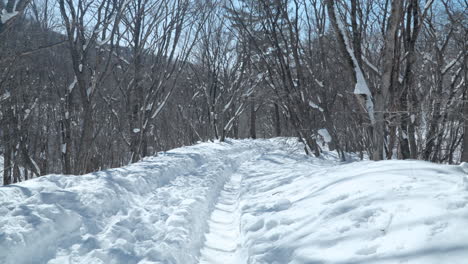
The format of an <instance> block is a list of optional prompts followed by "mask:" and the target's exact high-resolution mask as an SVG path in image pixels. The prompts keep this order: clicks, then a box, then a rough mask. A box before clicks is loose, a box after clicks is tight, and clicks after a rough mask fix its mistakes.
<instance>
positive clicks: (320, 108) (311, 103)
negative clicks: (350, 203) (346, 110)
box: [309, 101, 323, 112]
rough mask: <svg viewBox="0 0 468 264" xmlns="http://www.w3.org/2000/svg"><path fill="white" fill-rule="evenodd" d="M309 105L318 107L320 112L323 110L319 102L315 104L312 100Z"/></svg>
mask: <svg viewBox="0 0 468 264" xmlns="http://www.w3.org/2000/svg"><path fill="white" fill-rule="evenodd" d="M309 106H310V107H312V108H315V109H318V110H319V111H320V112H323V108H322V107H320V106H318V105H317V104H315V103H314V102H312V101H309Z"/></svg>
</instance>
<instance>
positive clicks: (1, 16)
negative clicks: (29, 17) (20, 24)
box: [0, 3, 18, 24]
mask: <svg viewBox="0 0 468 264" xmlns="http://www.w3.org/2000/svg"><path fill="white" fill-rule="evenodd" d="M15 8H16V3H15V7H14V8H13V9H15ZM17 15H18V11H13V12H8V11H7V10H6V9H2V10H1V12H0V21H1V22H2V24H5V23H6V22H8V20H10V19H12V18H14V17H15V16H17Z"/></svg>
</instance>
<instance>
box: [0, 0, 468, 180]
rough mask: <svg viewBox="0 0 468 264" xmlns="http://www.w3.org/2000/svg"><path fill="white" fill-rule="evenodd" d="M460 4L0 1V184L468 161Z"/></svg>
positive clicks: (443, 0)
mask: <svg viewBox="0 0 468 264" xmlns="http://www.w3.org/2000/svg"><path fill="white" fill-rule="evenodd" d="M467 6H468V5H467V2H466V0H427V1H425V0H424V1H423V0H337V1H333V0H326V1H325V0H323V1H320V0H262V1H256V0H219V1H215V0H195V1H194V0H58V1H52V0H1V1H0V10H1V13H0V16H1V20H0V36H1V37H0V137H1V138H0V153H1V155H2V156H3V159H4V162H3V163H4V164H3V181H4V182H3V184H5V185H8V184H11V183H14V182H20V181H23V180H27V179H31V178H35V177H38V176H41V175H46V174H51V173H61V174H85V173H89V172H93V171H98V170H102V169H106V168H114V167H119V166H122V165H126V164H129V163H133V162H136V161H138V160H140V159H141V158H143V157H145V156H150V155H154V154H155V153H157V152H159V151H163V150H167V149H171V148H174V147H179V146H184V145H190V144H193V143H195V142H197V141H207V140H213V139H219V140H220V141H224V140H225V139H226V138H270V137H277V136H288V137H296V138H298V140H299V141H300V142H302V144H303V148H304V151H305V152H306V153H307V154H308V155H314V156H320V155H321V153H322V145H321V144H320V143H319V142H323V141H325V142H327V143H328V145H329V146H330V149H331V150H334V151H336V152H337V153H338V154H339V155H340V157H341V158H342V159H343V160H345V159H346V155H345V153H356V154H358V155H359V156H360V157H361V158H364V157H369V158H370V159H373V160H385V159H419V160H427V161H432V162H436V163H448V164H452V163H459V162H461V161H468V133H465V131H466V129H467V128H468V123H467V122H466V120H467V118H468V104H467V101H466V100H467V99H466V97H467V85H466V83H467V76H468V70H467V62H468V54H467V50H468V48H467V43H468V42H467V38H468V34H467V30H468V22H467V19H468V16H467Z"/></svg>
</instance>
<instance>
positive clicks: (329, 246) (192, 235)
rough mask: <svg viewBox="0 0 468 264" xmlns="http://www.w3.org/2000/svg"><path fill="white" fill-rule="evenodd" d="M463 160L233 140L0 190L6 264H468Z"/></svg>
mask: <svg viewBox="0 0 468 264" xmlns="http://www.w3.org/2000/svg"><path fill="white" fill-rule="evenodd" d="M467 226H468V178H467V176H466V172H465V171H464V168H463V166H448V165H437V164H432V163H428V162H420V161H384V162H371V161H361V162H350V163H340V162H339V160H338V159H337V158H336V156H335V155H334V153H332V152H325V153H324V155H323V157H322V158H313V157H307V156H305V155H304V154H303V153H302V150H301V149H300V145H298V144H297V143H295V141H294V140H287V139H271V140H230V141H228V142H226V143H201V144H198V145H195V146H190V147H184V148H179V149H175V150H171V151H168V152H166V153H160V155H159V156H158V157H152V158H147V159H145V160H143V161H141V162H139V163H136V164H132V165H130V166H126V167H123V168H118V169H112V170H107V171H102V172H97V173H93V174H89V175H83V176H78V177H77V176H64V175H49V176H45V177H41V178H38V179H34V180H31V181H28V182H24V183H21V184H17V185H11V186H9V187H0V263H2V264H35V263H38V264H44V263H47V264H78V263H80V264H196V263H204V264H212V263H223V264H230V263H235V264H308V263H316V264H363V263H379V264H384V263H385V264H394V263H408V264H441V263H450V264H466V263H467V262H466V260H467V259H468V229H467V228H466V227H467Z"/></svg>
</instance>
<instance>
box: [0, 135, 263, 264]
mask: <svg viewBox="0 0 468 264" xmlns="http://www.w3.org/2000/svg"><path fill="white" fill-rule="evenodd" d="M255 149H256V148H254V147H252V146H251V144H250V142H242V141H238V142H236V144H231V143H203V144H199V145H196V146H192V147H184V148H179V149H175V150H172V151H169V152H166V153H162V154H161V155H160V156H159V157H152V158H147V159H145V160H143V161H142V162H139V163H136V164H133V165H130V166H126V167H123V168H118V169H111V170H107V171H102V172H98V173H93V174H88V175H84V176H64V175H49V176H45V177H41V178H37V179H34V180H30V181H27V182H23V183H20V184H16V185H10V186H7V187H0V263H2V264H21V263H28V264H29V263H49V264H59V263H60V264H66V263H86V264H89V263H125V264H130V263H194V262H195V258H196V257H197V255H198V252H199V248H200V247H201V245H202V243H203V234H204V232H205V229H206V225H207V223H206V218H208V216H209V214H210V211H211V210H212V208H211V207H212V206H213V204H214V203H215V202H216V199H217V195H218V193H219V192H220V189H221V188H222V186H223V184H224V183H225V181H226V180H227V178H228V176H229V175H230V173H231V172H232V171H234V170H236V168H237V167H238V166H239V164H241V162H242V161H243V160H245V159H246V158H249V157H250V156H251V155H247V154H248V153H254V152H255Z"/></svg>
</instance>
